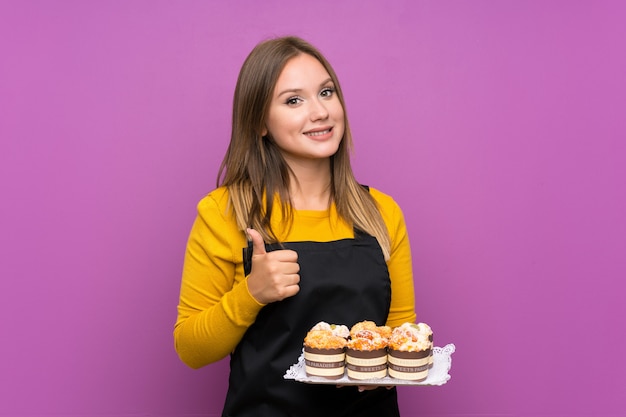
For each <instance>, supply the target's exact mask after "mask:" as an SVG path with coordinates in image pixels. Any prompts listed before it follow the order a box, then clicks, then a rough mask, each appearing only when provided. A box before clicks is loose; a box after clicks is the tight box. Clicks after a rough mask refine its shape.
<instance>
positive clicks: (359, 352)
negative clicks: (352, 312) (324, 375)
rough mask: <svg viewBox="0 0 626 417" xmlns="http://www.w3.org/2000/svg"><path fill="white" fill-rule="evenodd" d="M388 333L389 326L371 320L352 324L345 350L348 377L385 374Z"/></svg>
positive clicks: (356, 377)
mask: <svg viewBox="0 0 626 417" xmlns="http://www.w3.org/2000/svg"><path fill="white" fill-rule="evenodd" d="M390 335H391V328H390V327H387V326H380V327H379V326H376V323H374V322H372V321H363V322H359V323H357V324H355V325H354V326H352V328H351V329H350V340H349V341H348V346H347V350H346V366H347V368H348V377H349V378H352V379H359V380H363V379H371V378H384V377H385V376H387V341H388V336H390Z"/></svg>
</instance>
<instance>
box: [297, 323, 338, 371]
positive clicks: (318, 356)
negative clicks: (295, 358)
mask: <svg viewBox="0 0 626 417" xmlns="http://www.w3.org/2000/svg"><path fill="white" fill-rule="evenodd" d="M348 335H349V330H348V328H347V327H346V326H344V325H334V324H328V323H326V322H319V323H317V324H316V325H315V326H313V327H312V328H311V330H310V331H309V332H308V333H307V335H306V337H305V338H304V364H305V370H306V374H307V375H310V376H321V377H324V378H328V379H339V378H341V377H342V376H343V375H344V373H345V364H346V344H347V342H348V341H347V338H348Z"/></svg>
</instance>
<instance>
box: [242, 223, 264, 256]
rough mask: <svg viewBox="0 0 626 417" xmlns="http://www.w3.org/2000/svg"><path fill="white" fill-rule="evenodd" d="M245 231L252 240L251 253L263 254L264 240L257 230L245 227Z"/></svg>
mask: <svg viewBox="0 0 626 417" xmlns="http://www.w3.org/2000/svg"><path fill="white" fill-rule="evenodd" d="M246 233H247V234H248V237H250V240H251V241H252V255H264V254H265V242H263V237H262V236H261V234H260V233H259V232H257V231H256V230H254V229H251V228H248V229H246Z"/></svg>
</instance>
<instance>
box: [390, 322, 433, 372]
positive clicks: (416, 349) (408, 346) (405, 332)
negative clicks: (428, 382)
mask: <svg viewBox="0 0 626 417" xmlns="http://www.w3.org/2000/svg"><path fill="white" fill-rule="evenodd" d="M432 334H433V333H432V330H431V328H430V326H428V325H427V324H425V323H417V324H415V323H404V324H402V325H401V326H399V327H396V328H395V329H393V332H392V333H391V337H390V338H389V347H388V361H389V365H388V367H389V376H390V377H392V378H397V379H403V380H410V381H416V382H419V381H423V380H425V379H426V378H427V377H428V370H429V368H430V367H431V366H432V365H431V364H432V351H433V349H432V346H433V342H432Z"/></svg>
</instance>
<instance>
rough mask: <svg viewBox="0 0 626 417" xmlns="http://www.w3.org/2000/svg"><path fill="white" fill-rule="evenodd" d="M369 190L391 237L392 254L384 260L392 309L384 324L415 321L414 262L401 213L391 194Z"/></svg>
mask: <svg viewBox="0 0 626 417" xmlns="http://www.w3.org/2000/svg"><path fill="white" fill-rule="evenodd" d="M370 193H371V194H372V197H374V199H375V200H376V201H377V202H378V204H379V207H380V210H381V213H382V215H383V219H384V221H385V224H386V225H387V229H388V230H389V236H390V238H391V256H390V258H389V261H387V268H388V269H389V277H390V279H391V308H390V310H389V317H388V318H387V325H388V326H391V327H395V326H399V325H401V324H402V323H404V322H411V323H414V322H415V319H416V315H415V294H414V292H413V263H412V260H411V245H410V243H409V236H408V233H407V230H406V224H405V222H404V215H403V213H402V210H401V209H400V206H398V204H397V203H396V202H395V201H394V200H393V199H392V198H391V197H390V196H388V195H386V194H383V193H381V192H380V191H378V190H376V189H373V188H370Z"/></svg>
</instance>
